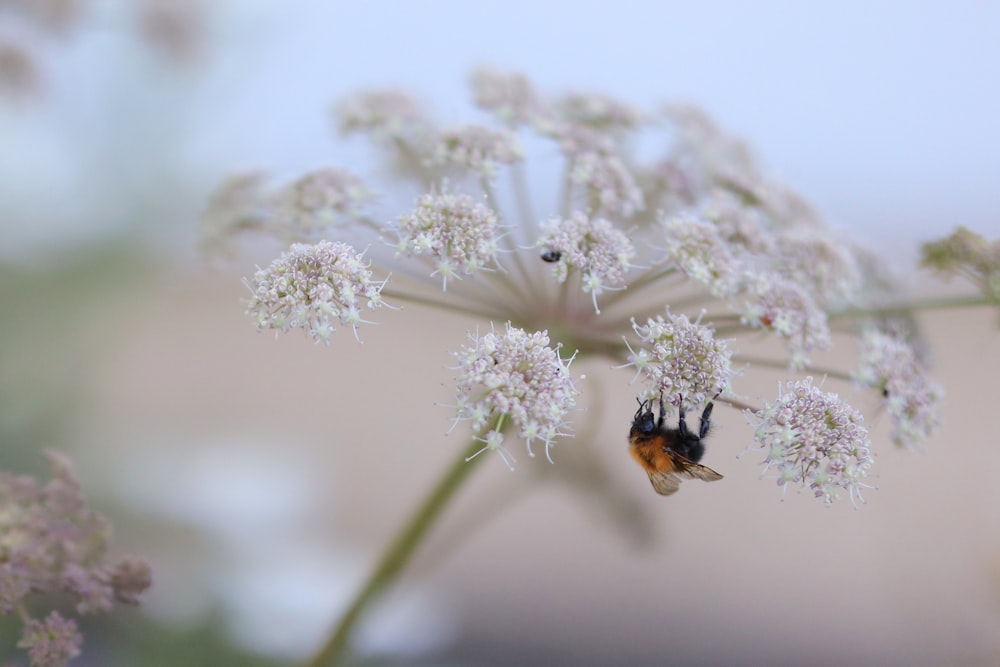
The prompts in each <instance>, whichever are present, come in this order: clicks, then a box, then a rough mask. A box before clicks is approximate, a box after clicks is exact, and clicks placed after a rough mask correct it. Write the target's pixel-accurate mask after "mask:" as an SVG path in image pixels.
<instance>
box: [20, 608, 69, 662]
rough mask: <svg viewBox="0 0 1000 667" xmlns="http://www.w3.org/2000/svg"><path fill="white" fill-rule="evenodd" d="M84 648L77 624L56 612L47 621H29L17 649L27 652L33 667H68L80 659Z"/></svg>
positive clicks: (25, 625)
mask: <svg viewBox="0 0 1000 667" xmlns="http://www.w3.org/2000/svg"><path fill="white" fill-rule="evenodd" d="M82 644H83V637H82V636H80V632H79V631H78V630H77V629H76V622H75V621H74V620H72V619H67V618H63V617H62V616H61V615H60V614H59V612H58V611H53V612H52V613H50V614H49V615H48V616H47V617H46V618H45V620H44V621H39V620H37V619H30V620H28V622H27V623H25V624H24V630H23V631H22V632H21V640H20V641H19V642H18V643H17V646H18V648H23V649H27V651H28V657H29V658H31V667H64V665H65V664H66V663H67V662H68V661H69V660H72V659H73V658H75V657H76V656H78V655H80V647H81V645H82Z"/></svg>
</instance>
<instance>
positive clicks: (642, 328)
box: [627, 311, 733, 409]
mask: <svg viewBox="0 0 1000 667" xmlns="http://www.w3.org/2000/svg"><path fill="white" fill-rule="evenodd" d="M632 328H633V329H634V330H635V334H636V335H637V336H638V337H639V340H640V341H642V344H643V345H644V346H648V347H649V349H648V350H647V349H646V347H642V348H640V349H639V350H638V351H635V350H632V349H631V347H630V348H629V352H630V354H629V363H628V364H627V365H629V366H635V368H636V370H637V371H638V372H639V373H641V374H643V375H644V376H645V377H646V379H647V380H649V382H650V385H651V389H649V390H648V391H647V392H646V394H647V396H655V395H658V394H663V395H664V396H669V397H671V400H672V402H673V403H674V404H675V405H677V406H681V405H683V406H684V407H686V408H688V409H694V408H696V407H698V406H700V405H704V404H705V403H706V402H707V401H709V400H711V399H713V398H714V397H715V396H717V395H719V394H721V393H722V392H723V391H724V390H725V389H726V388H727V387H728V386H729V382H730V379H731V378H732V375H733V369H732V366H731V364H730V358H731V357H732V352H730V351H729V349H728V347H727V345H726V343H725V341H720V340H716V338H715V334H714V332H713V331H712V329H711V327H709V326H707V325H704V324H701V322H697V321H696V322H692V321H691V320H689V319H688V317H687V315H674V314H672V313H671V312H670V311H667V316H666V318H664V317H663V316H662V315H657V316H656V317H655V318H651V319H649V320H647V321H646V324H639V323H638V322H635V321H633V322H632Z"/></svg>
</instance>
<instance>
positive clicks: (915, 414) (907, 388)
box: [854, 329, 944, 449]
mask: <svg viewBox="0 0 1000 667" xmlns="http://www.w3.org/2000/svg"><path fill="white" fill-rule="evenodd" d="M854 378H855V380H857V381H858V382H859V383H861V384H863V385H865V386H867V387H874V388H875V389H878V390H879V391H880V392H882V395H883V397H884V399H885V400H884V405H885V408H886V410H887V411H888V412H889V416H890V417H891V419H892V440H893V442H895V443H896V444H897V445H899V446H900V447H904V448H906V449H911V448H913V447H915V446H916V445H918V444H919V443H921V442H923V441H924V440H926V439H927V438H929V437H930V435H931V433H932V432H933V431H934V430H935V429H936V428H937V427H938V426H940V425H941V400H942V398H943V397H944V390H943V389H942V388H941V386H940V385H938V384H937V383H936V382H933V381H932V380H931V379H930V378H929V377H927V374H926V371H925V369H924V367H923V366H922V365H921V364H920V362H919V360H918V359H917V355H916V353H915V352H914V350H913V348H912V347H911V346H910V345H908V344H907V343H906V341H904V340H903V339H902V338H900V337H898V336H893V335H890V334H887V333H884V332H881V331H878V330H877V329H869V330H867V331H865V333H864V334H863V335H862V337H861V359H860V363H859V368H858V370H857V371H856V372H855V374H854Z"/></svg>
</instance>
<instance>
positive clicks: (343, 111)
mask: <svg viewBox="0 0 1000 667" xmlns="http://www.w3.org/2000/svg"><path fill="white" fill-rule="evenodd" d="M334 117H335V119H336V121H337V124H338V126H339V128H340V131H341V132H342V133H343V134H351V133H355V132H365V133H368V134H369V135H370V136H371V137H372V139H374V140H375V141H378V142H386V141H390V140H394V139H405V138H407V137H408V136H410V135H411V134H412V133H413V132H414V131H422V130H423V127H424V125H425V124H426V120H425V118H424V112H423V110H422V109H421V108H420V105H419V104H417V101H416V100H415V99H413V97H411V96H410V95H409V93H406V92H404V91H402V90H370V91H365V92H361V93H357V94H356V95H354V96H352V97H349V98H347V99H345V100H343V101H342V102H341V103H340V104H338V105H337V106H336V108H335V109H334Z"/></svg>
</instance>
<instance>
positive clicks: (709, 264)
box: [660, 214, 741, 297]
mask: <svg viewBox="0 0 1000 667" xmlns="http://www.w3.org/2000/svg"><path fill="white" fill-rule="evenodd" d="M660 222H661V224H662V226H663V230H664V232H666V251H667V258H668V259H669V260H670V261H671V262H673V263H675V264H676V265H677V266H678V267H680V269H681V271H683V272H684V275H686V276H687V277H688V278H690V279H691V280H694V281H695V282H699V283H701V284H702V285H704V286H705V287H707V288H708V291H709V292H711V294H712V295H713V296H716V297H725V296H730V295H731V294H733V293H734V292H735V291H736V289H737V288H738V287H739V285H740V276H741V271H740V269H741V264H740V262H739V261H738V260H737V259H736V256H735V255H734V253H733V251H732V248H731V246H730V244H729V243H727V242H726V241H724V240H723V239H722V237H721V236H720V234H719V229H718V228H717V227H716V226H715V225H714V224H712V223H711V222H707V221H705V220H701V219H699V218H697V217H695V216H694V215H691V214H682V215H676V216H671V217H665V218H661V220H660Z"/></svg>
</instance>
